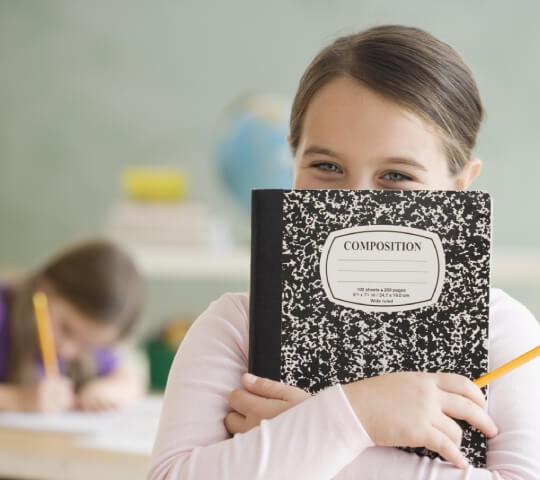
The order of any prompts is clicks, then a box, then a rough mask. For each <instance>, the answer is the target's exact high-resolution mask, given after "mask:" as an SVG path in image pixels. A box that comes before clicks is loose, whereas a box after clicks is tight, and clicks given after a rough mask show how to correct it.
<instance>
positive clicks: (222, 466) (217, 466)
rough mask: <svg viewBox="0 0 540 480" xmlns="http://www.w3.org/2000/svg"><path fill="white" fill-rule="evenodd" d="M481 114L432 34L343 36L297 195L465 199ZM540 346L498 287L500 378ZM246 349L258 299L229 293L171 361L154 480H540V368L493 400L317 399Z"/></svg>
mask: <svg viewBox="0 0 540 480" xmlns="http://www.w3.org/2000/svg"><path fill="white" fill-rule="evenodd" d="M482 116H483V107H482V103H481V100H480V96H479V93H478V89H477V86H476V83H475V81H474V79H473V77H472V74H471V72H470V71H469V69H468V68H467V66H466V65H465V64H464V63H463V60H462V59H461V58H460V56H459V55H458V54H457V53H456V52H455V51H454V50H453V49H452V48H451V47H449V46H448V45H446V44H445V43H443V42H441V41H439V40H438V39H436V38H434V37H433V36H432V35H430V34H428V33H427V32H424V31H422V30H419V29H415V28H407V27H402V26H382V27H376V28H373V29H370V30H367V31H365V32H360V33H358V34H355V35H349V36H346V37H342V38H339V39H338V40H336V41H335V42H334V43H333V44H331V45H329V46H328V47H326V48H325V49H324V50H323V51H321V52H320V53H319V54H318V55H317V57H315V59H314V60H313V62H312V63H311V64H310V66H309V67H308V69H307V70H306V72H305V73H304V75H303V77H302V79H301V80H300V85H299V87H298V91H297V93H296V97H295V100H294V103H293V108H292V113H291V122H290V138H289V143H290V145H291V150H292V152H293V154H294V188H297V189H321V188H329V189H330V188H331V189H354V190H361V189H388V190H396V189H397V190H465V189H467V188H469V187H470V185H471V184H472V183H473V182H474V180H475V179H476V178H477V176H478V175H479V173H480V170H481V162H480V160H479V159H477V158H476V157H475V156H474V155H473V148H474V146H475V142H476V136H477V133H478V129H479V126H480V123H481V120H482ZM509 141H511V139H509ZM506 161H507V162H509V163H511V164H512V165H515V167H514V168H519V165H518V164H519V159H515V158H508V159H506ZM516 188H517V187H516ZM259 274H262V275H264V272H259ZM539 344H540V326H539V325H538V323H537V321H536V319H535V318H534V317H533V315H532V314H531V313H530V312H529V311H528V310H527V309H526V308H525V307H524V306H523V305H522V304H520V303H519V302H518V301H517V300H515V299H514V298H512V297H511V296H509V295H508V294H506V293H505V292H503V291H502V290H500V289H498V288H492V289H491V290H490V313H489V346H488V349H489V370H494V369H496V368H497V367H499V366H501V365H502V364H504V363H506V362H508V361H509V360H511V359H513V358H514V357H517V356H518V355H521V354H522V353H524V352H527V351H528V350H530V349H531V348H533V347H536V346H537V345H539ZM248 351H249V298H248V296H247V295H246V294H241V293H233V294H227V295H224V296H222V297H221V298H220V299H218V300H216V301H215V302H213V303H212V304H211V305H210V306H209V307H208V309H207V310H206V311H205V312H204V313H202V314H201V316H200V317H199V318H198V319H197V320H196V321H195V322H194V324H193V326H192V327H191V328H190V330H189V331H188V333H187V336H186V338H185V339H184V341H183V342H182V344H181V346H180V349H179V350H178V353H177V355H176V358H175V360H174V363H173V366H172V369H171V372H170V374H169V380H168V384H167V388H166V393H165V402H164V405H163V412H162V417H161V424H160V428H159V432H158V436H157V439H156V444H155V447H154V454H153V461H152V466H151V469H150V474H149V478H150V479H151V480H207V479H215V480H218V479H221V480H257V479H264V480H270V479H279V480H286V479H310V480H328V479H330V478H334V479H340V480H345V479H351V480H353V479H355V480H356V479H358V480H481V479H482V480H488V479H492V480H496V479H497V480H503V479H504V480H510V479H511V480H539V479H540V380H539V379H540V362H539V361H538V360H536V361H534V362H529V363H528V364H526V365H524V366H522V367H520V368H519V369H517V370H514V371H513V372H511V373H509V374H508V375H506V376H504V377H502V378H500V379H498V380H497V381H495V382H494V383H492V384H491V385H490V386H489V389H488V392H489V394H488V396H489V398H488V401H487V403H486V401H485V399H484V396H483V394H482V392H481V390H480V389H479V388H478V387H477V386H476V385H475V384H474V383H473V382H472V380H473V379H468V378H465V377H463V376H461V375H456V374H452V373H423V372H397V373H389V374H387V375H381V376H377V377H373V378H369V379H364V380H360V381H357V382H352V383H349V384H347V385H340V384H336V385H334V386H331V387H329V388H326V389H324V390H322V391H321V392H318V393H317V394H316V395H313V396H310V395H308V394H306V392H304V391H302V390H300V389H298V388H295V387H294V386H288V385H285V384H282V383H279V382H273V381H270V380H268V379H261V378H256V377H253V376H252V375H249V374H246V371H247V367H248ZM456 419H462V420H466V421H467V422H468V423H470V424H471V425H473V426H474V427H476V428H478V429H479V430H481V431H482V432H483V433H484V434H485V435H486V436H487V438H488V440H487V465H486V468H473V467H472V466H470V465H467V463H466V461H465V458H464V457H463V455H462V453H461V452H460V449H459V446H460V443H461V433H462V432H461V429H460V427H459V424H458V423H457V422H456ZM395 446H401V447H427V448H429V449H430V450H433V451H436V452H438V453H439V454H440V455H441V456H442V457H443V458H444V459H445V460H447V461H441V460H440V459H439V458H436V459H430V458H428V457H425V456H424V457H421V456H418V455H416V454H414V453H408V452H405V451H402V450H398V449H396V448H389V447H395Z"/></svg>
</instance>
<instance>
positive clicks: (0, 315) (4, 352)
mask: <svg viewBox="0 0 540 480" xmlns="http://www.w3.org/2000/svg"><path fill="white" fill-rule="evenodd" d="M6 300H7V299H6V292H5V290H2V289H0V382H4V381H5V379H6V374H7V362H8V355H9V346H10V345H9V321H8V312H7V301H6ZM93 355H94V360H95V362H96V372H97V375H98V376H104V375H108V374H109V373H111V372H112V371H113V370H114V369H115V368H116V367H117V365H118V356H117V355H116V353H115V352H114V350H112V349H110V348H100V349H96V350H94V352H93ZM36 363H37V365H36V367H37V369H38V370H39V371H40V372H42V371H43V366H42V364H41V361H38V362H36ZM59 365H60V369H61V370H62V362H59Z"/></svg>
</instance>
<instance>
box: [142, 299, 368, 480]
mask: <svg viewBox="0 0 540 480" xmlns="http://www.w3.org/2000/svg"><path fill="white" fill-rule="evenodd" d="M247 301H248V300H247V297H245V296H244V297H241V296H235V295H225V296H223V297H222V298H221V299H219V300H218V301H217V302H214V303H213V304H212V305H211V306H210V307H209V308H208V310H207V311H206V312H205V313H203V314H202V315H201V316H200V317H199V318H198V319H197V321H196V322H195V323H194V325H193V326H192V327H191V328H190V330H189V332H188V334H187V336H186V338H185V339H184V341H183V342H182V345H181V347H180V349H179V351H178V353H177V355H176V358H175V360H174V363H173V367H172V369H171V373H170V375H169V381H168V384H167V389H166V393H165V401H164V406H163V411H162V416H161V422H160V428H159V432H158V435H157V439H156V443H155V446H154V452H153V459H152V463H151V468H150V472H149V476H148V478H149V479H150V480H165V479H167V480H173V479H174V480H180V479H182V480H199V479H200V480H202V479H204V480H206V479H209V478H220V479H223V480H229V479H230V480H232V479H234V480H244V479H249V480H256V479H265V480H266V479H269V480H270V479H274V478H276V479H280V480H282V479H283V480H285V479H289V478H290V479H298V478H309V479H312V480H318V479H320V480H323V479H324V480H328V479H329V478H332V477H333V476H335V475H336V474H337V473H338V472H339V471H340V470H342V469H343V468H344V467H345V466H346V465H347V464H348V463H349V462H351V461H352V460H353V459H354V458H355V457H357V456H358V455H359V454H360V453H361V452H363V451H364V450H365V449H366V448H367V447H369V446H371V445H372V442H371V439H370V438H369V436H368V435H367V434H366V432H365V430H364V429H363V427H362V425H361V424H360V422H359V421H358V420H357V418H356V416H355V414H354V412H353V410H352V409H351V406H350V404H349V403H348V401H347V399H346V397H345V395H344V392H343V390H342V389H341V386H339V385H336V386H334V387H331V388H329V389H327V390H325V391H323V392H321V393H319V394H318V395H316V396H314V397H312V398H309V399H308V400H306V401H304V402H302V403H301V404H299V405H297V406H296V407H293V408H291V409H290V410H288V411H287V412H285V413H283V414H281V415H279V416H278V417H276V418H274V419H272V420H265V421H263V422H261V425H260V426H258V427H256V428H253V429H252V430H250V431H249V432H247V433H245V434H237V435H235V436H234V437H233V438H230V436H229V434H228V433H227V430H226V428H225V425H224V418H225V417H226V415H227V413H228V412H229V411H230V409H229V406H228V396H229V394H230V393H231V392H232V391H233V390H234V389H236V388H238V387H240V380H241V376H242V373H244V372H245V371H246V370H247V346H248V321H247V314H246V312H247V311H248V306H247Z"/></svg>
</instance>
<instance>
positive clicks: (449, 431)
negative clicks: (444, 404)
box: [433, 415, 463, 447]
mask: <svg viewBox="0 0 540 480" xmlns="http://www.w3.org/2000/svg"><path fill="white" fill-rule="evenodd" d="M433 426H434V427H435V428H436V429H437V430H439V431H441V432H442V433H444V434H445V435H446V436H447V437H448V438H449V439H450V440H452V442H453V443H454V444H455V445H457V446H458V447H459V446H460V445H461V440H462V438H463V430H462V429H461V427H460V426H459V425H458V424H457V422H455V421H454V420H452V419H451V418H450V417H447V416H446V415H439V417H438V418H437V419H435V421H434V422H433Z"/></svg>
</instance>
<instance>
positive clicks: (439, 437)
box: [425, 427, 468, 468]
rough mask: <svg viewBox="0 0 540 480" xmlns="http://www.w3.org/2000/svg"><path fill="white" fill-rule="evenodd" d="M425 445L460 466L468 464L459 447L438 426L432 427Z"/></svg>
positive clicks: (464, 466)
mask: <svg viewBox="0 0 540 480" xmlns="http://www.w3.org/2000/svg"><path fill="white" fill-rule="evenodd" d="M425 446H426V448H428V449H429V450H432V451H433V452H437V453H438V454H439V455H440V456H441V457H442V458H444V459H445V460H447V461H449V462H450V463H453V464H454V465H455V466H456V467H458V468H466V467H467V466H468V463H467V461H466V460H465V457H464V456H463V454H462V453H461V451H460V450H459V447H458V446H457V445H456V444H455V443H454V442H453V441H452V440H451V439H450V438H449V437H447V436H446V435H445V434H444V433H443V432H441V431H440V430H439V429H438V428H435V427H432V428H431V431H430V432H429V435H428V438H427V441H426V445H425Z"/></svg>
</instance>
